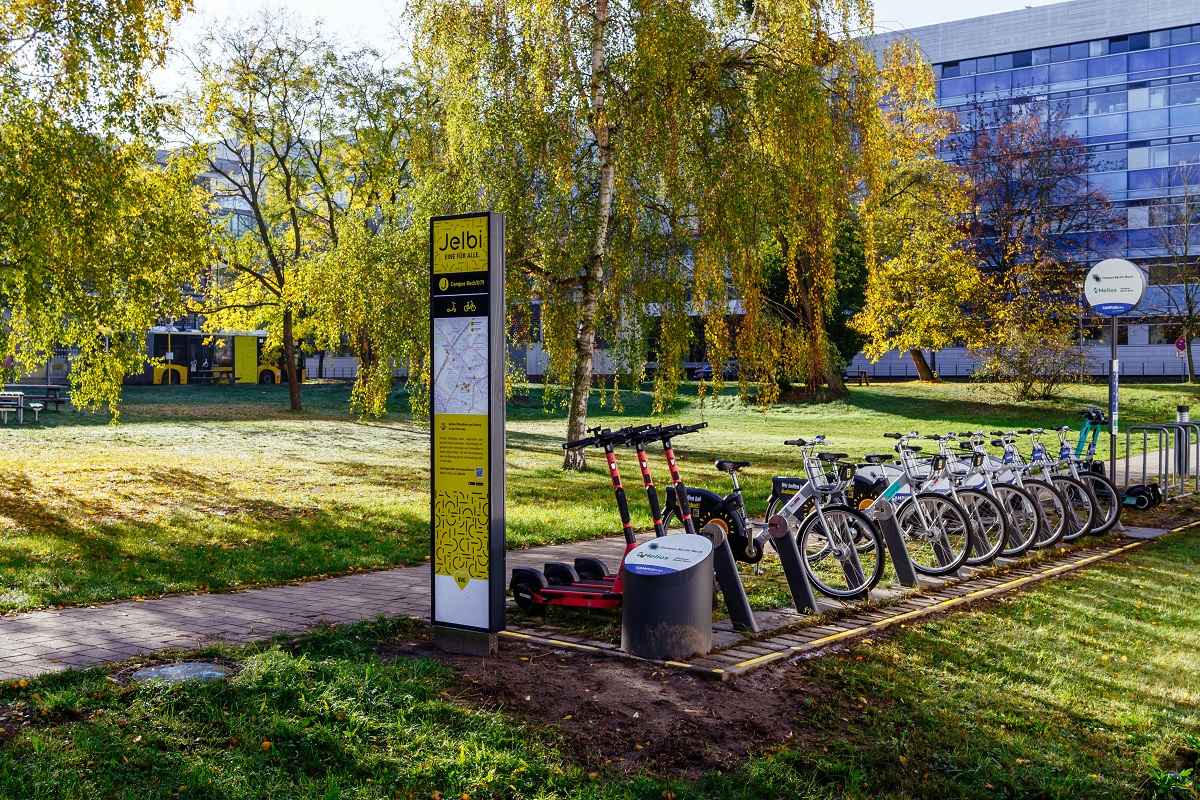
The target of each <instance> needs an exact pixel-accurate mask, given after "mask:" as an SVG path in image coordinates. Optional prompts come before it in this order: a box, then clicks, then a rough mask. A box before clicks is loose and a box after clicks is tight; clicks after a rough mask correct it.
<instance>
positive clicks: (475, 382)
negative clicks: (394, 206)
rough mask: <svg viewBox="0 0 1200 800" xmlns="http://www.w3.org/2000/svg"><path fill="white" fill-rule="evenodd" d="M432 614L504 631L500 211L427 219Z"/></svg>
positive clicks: (449, 623)
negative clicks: (428, 243) (428, 244)
mask: <svg viewBox="0 0 1200 800" xmlns="http://www.w3.org/2000/svg"><path fill="white" fill-rule="evenodd" d="M429 267H430V280H429V285H430V294H431V297H430V314H431V319H430V331H431V338H432V350H431V352H432V356H433V363H432V368H433V375H432V396H431V397H430V422H431V426H432V431H431V433H432V445H431V457H432V469H431V476H432V486H431V506H432V507H431V525H430V529H431V535H432V539H433V541H432V558H431V561H432V570H433V587H432V588H433V592H432V597H433V599H432V605H433V608H432V617H433V623H434V625H435V626H443V627H449V628H460V629H463V630H469V631H480V632H487V633H496V632H498V631H501V630H503V629H504V579H505V567H504V549H505V548H504V413H505V412H504V363H505V359H504V345H505V330H504V215H503V214H496V213H491V212H488V213H482V214H465V215H461V216H453V217H435V218H434V219H433V220H431V221H430V248H429Z"/></svg>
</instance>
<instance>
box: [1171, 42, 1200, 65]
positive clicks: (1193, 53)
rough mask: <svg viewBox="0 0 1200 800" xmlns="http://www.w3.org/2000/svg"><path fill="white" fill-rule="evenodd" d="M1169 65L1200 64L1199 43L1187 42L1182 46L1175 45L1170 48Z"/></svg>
mask: <svg viewBox="0 0 1200 800" xmlns="http://www.w3.org/2000/svg"><path fill="white" fill-rule="evenodd" d="M1170 52H1171V66H1172V67H1178V66H1182V65H1184V64H1200V44H1189V45H1185V46H1184V47H1175V48H1172V49H1171V51H1170Z"/></svg>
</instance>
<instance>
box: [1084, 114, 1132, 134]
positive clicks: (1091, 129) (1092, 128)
mask: <svg viewBox="0 0 1200 800" xmlns="http://www.w3.org/2000/svg"><path fill="white" fill-rule="evenodd" d="M1124 132H1125V115H1124V114H1105V115H1104V116H1102V117H1089V118H1088V136H1105V135H1107V134H1110V133H1124Z"/></svg>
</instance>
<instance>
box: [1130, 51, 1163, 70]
mask: <svg viewBox="0 0 1200 800" xmlns="http://www.w3.org/2000/svg"><path fill="white" fill-rule="evenodd" d="M1170 60H1171V57H1170V53H1168V52H1167V51H1166V50H1144V51H1142V52H1140V53H1130V54H1129V71H1130V72H1139V71H1141V70H1144V69H1166V68H1167V67H1168V66H1170Z"/></svg>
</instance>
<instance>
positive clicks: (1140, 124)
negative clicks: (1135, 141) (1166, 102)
mask: <svg viewBox="0 0 1200 800" xmlns="http://www.w3.org/2000/svg"><path fill="white" fill-rule="evenodd" d="M1167 124H1168V117H1167V109H1165V108H1160V109H1156V110H1154V111H1135V112H1133V113H1132V114H1130V115H1129V130H1131V131H1148V130H1155V129H1157V128H1165V127H1167Z"/></svg>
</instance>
